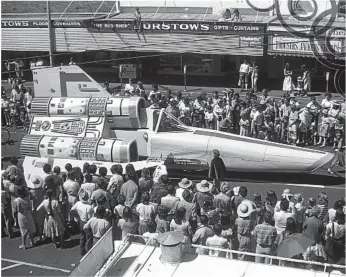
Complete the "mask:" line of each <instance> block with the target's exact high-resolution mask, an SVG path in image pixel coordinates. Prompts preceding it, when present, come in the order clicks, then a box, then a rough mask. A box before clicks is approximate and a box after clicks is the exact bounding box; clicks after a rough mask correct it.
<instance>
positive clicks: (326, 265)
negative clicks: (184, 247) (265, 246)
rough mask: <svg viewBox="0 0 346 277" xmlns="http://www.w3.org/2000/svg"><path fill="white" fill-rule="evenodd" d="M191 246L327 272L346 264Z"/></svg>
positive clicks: (341, 267) (343, 267)
mask: <svg viewBox="0 0 346 277" xmlns="http://www.w3.org/2000/svg"><path fill="white" fill-rule="evenodd" d="M191 247H192V248H195V249H198V248H202V249H207V250H216V251H219V252H225V253H230V254H241V255H245V256H250V257H262V258H268V259H269V260H270V263H269V265H272V264H273V260H276V261H278V262H279V264H278V265H280V264H281V265H283V264H284V263H285V262H289V263H298V264H302V265H305V266H307V265H310V266H317V267H320V268H324V270H323V272H327V268H334V269H336V268H338V269H343V270H345V269H346V265H337V264H328V263H319V262H313V261H305V260H298V259H289V258H283V257H279V256H270V255H263V254H257V253H250V252H243V251H238V250H230V249H222V248H212V247H208V246H203V245H198V244H191Z"/></svg>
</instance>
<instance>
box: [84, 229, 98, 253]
mask: <svg viewBox="0 0 346 277" xmlns="http://www.w3.org/2000/svg"><path fill="white" fill-rule="evenodd" d="M98 240H99V238H95V237H94V235H93V233H92V232H91V231H88V232H87V233H86V252H87V253H88V252H89V251H90V249H91V248H93V245H94V243H96V242H98Z"/></svg>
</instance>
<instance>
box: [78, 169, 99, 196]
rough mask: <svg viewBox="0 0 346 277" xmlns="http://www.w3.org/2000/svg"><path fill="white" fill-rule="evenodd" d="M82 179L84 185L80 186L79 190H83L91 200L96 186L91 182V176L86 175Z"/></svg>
mask: <svg viewBox="0 0 346 277" xmlns="http://www.w3.org/2000/svg"><path fill="white" fill-rule="evenodd" d="M84 179H85V183H84V184H82V186H81V190H84V191H85V192H86V193H87V194H88V196H89V198H91V195H92V194H93V192H94V191H95V190H97V189H98V186H97V185H96V184H95V183H94V182H93V176H92V175H91V174H89V173H88V174H86V175H85V176H84Z"/></svg>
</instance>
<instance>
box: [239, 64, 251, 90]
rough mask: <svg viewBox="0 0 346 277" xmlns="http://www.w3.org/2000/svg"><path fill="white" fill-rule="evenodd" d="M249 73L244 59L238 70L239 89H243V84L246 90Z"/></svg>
mask: <svg viewBox="0 0 346 277" xmlns="http://www.w3.org/2000/svg"><path fill="white" fill-rule="evenodd" d="M249 72H250V64H249V63H248V62H247V60H246V59H244V62H243V63H242V64H241V65H240V69H239V82H238V85H239V86H240V87H241V89H242V90H243V89H244V86H243V84H244V83H245V90H247V87H248V83H249Z"/></svg>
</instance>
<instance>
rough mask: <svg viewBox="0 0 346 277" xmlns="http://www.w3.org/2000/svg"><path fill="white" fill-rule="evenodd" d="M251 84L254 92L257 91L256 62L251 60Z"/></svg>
mask: <svg viewBox="0 0 346 277" xmlns="http://www.w3.org/2000/svg"><path fill="white" fill-rule="evenodd" d="M250 70H251V84H252V88H253V90H254V92H255V93H256V92H257V81H258V65H257V64H256V62H253V64H252V67H251V69H250Z"/></svg>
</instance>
